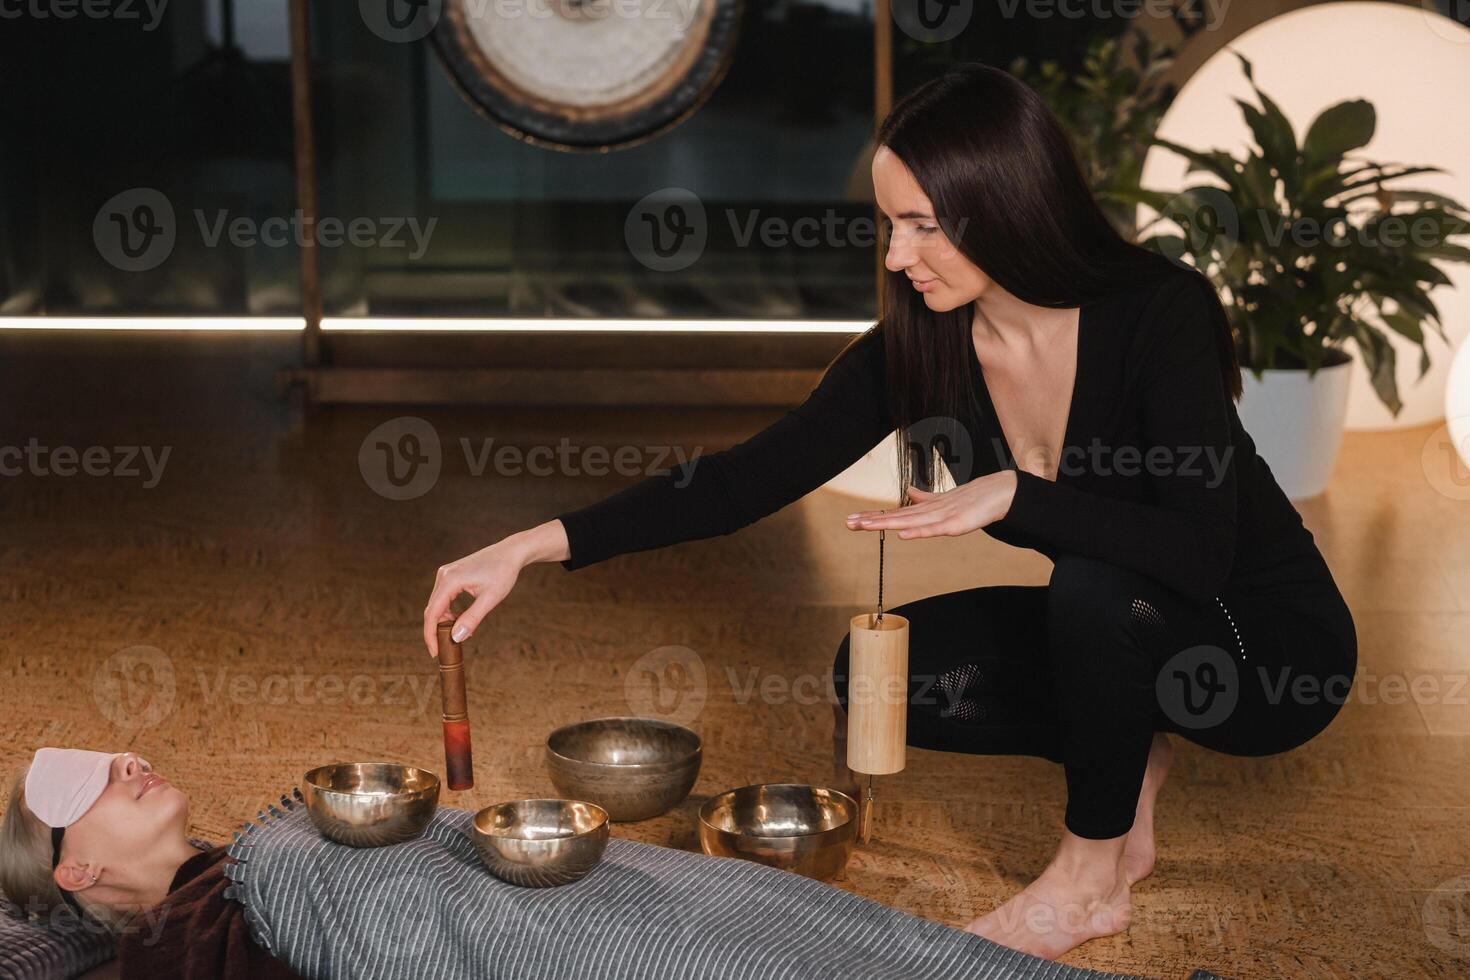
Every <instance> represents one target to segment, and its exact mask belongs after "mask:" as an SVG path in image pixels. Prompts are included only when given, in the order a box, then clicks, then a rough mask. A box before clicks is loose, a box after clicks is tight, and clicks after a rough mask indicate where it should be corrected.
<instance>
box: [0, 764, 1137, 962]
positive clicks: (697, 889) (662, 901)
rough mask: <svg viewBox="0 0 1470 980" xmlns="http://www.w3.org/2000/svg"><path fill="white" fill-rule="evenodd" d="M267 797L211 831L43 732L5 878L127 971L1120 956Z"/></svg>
mask: <svg viewBox="0 0 1470 980" xmlns="http://www.w3.org/2000/svg"><path fill="white" fill-rule="evenodd" d="M298 799H299V797H298ZM270 809H271V817H270V818H269V819H267V820H266V821H264V822H262V823H260V824H259V825H257V826H254V827H253V828H252V829H250V830H249V831H248V832H247V833H246V834H245V835H244V836H243V838H242V839H241V840H240V841H238V842H237V843H235V844H233V845H230V846H229V847H228V848H226V847H224V846H220V847H213V848H210V849H208V850H200V849H198V848H196V847H195V846H194V845H193V844H191V843H190V841H189V838H188V837H187V835H186V831H187V828H188V813H189V800H188V797H187V796H186V795H185V794H184V792H183V791H182V790H180V789H179V788H177V787H175V786H174V785H172V784H171V783H169V782H168V780H166V779H164V778H163V777H162V776H161V775H160V774H158V773H156V772H154V771H153V769H152V767H151V766H150V765H149V764H148V763H147V761H145V760H144V759H142V758H140V757H139V756H137V755H135V754H134V753H131V752H121V753H103V752H91V751H84V750H80V749H57V748H43V749H40V750H38V751H37V752H36V753H35V757H34V758H33V759H32V761H31V763H30V765H29V767H28V768H27V769H26V770H25V771H24V772H22V773H21V775H20V777H19V778H18V779H17V780H16V784H15V788H14V789H13V790H12V792H11V795H10V802H9V807H8V809H7V811H6V814H5V822H4V827H3V834H0V888H3V890H4V892H5V894H6V896H7V897H8V898H10V900H11V901H13V902H15V903H16V904H18V905H20V906H22V907H23V908H26V909H28V910H30V911H31V912H33V913H39V914H41V915H42V916H45V915H47V914H48V912H49V910H51V909H52V908H54V907H55V906H56V905H57V904H59V903H62V902H64V903H66V904H68V905H70V906H72V908H73V909H74V910H76V911H77V912H78V914H83V915H88V916H91V917H92V918H95V919H96V920H98V921H99V922H101V923H103V924H104V925H105V926H106V927H107V928H108V929H109V930H110V931H112V932H113V934H114V935H115V936H116V938H117V950H118V965H119V971H120V975H121V976H122V977H123V978H131V977H139V978H145V977H146V978H149V980H153V978H158V977H174V976H182V977H189V978H199V980H219V978H225V980H235V978H239V980H247V978H249V980H254V978H280V977H298V976H301V977H334V978H335V977H373V978H398V977H402V978H405V980H406V978H418V977H424V976H432V977H546V978H555V980H568V978H577V977H599V978H600V977H627V978H635V977H636V978H646V977H653V978H656V977H679V978H681V980H683V978H691V977H720V978H725V977H751V978H760V980H766V978H772V977H791V978H801V980H811V978H819V977H832V978H838V977H841V978H843V980H850V978H853V977H893V978H900V977H903V978H907V977H916V976H923V977H932V978H945V977H955V978H958V977H975V976H981V975H983V976H986V977H988V978H1002V977H1041V976H1045V977H1048V978H1058V977H1075V978H1079V980H1080V978H1087V977H1104V976H1112V975H1111V974H1101V973H1094V972H1091V971H1085V970H1071V969H1068V968H1066V967H1059V966H1058V965H1057V964H1055V963H1048V962H1046V961H1044V960H1040V959H1036V958H1034V957H1031V956H1027V955H1025V954H1023V953H1018V952H1015V951H1014V950H1010V949H1006V948H1004V947H1001V946H998V945H996V944H994V943H992V942H990V941H989V940H987V939H983V938H981V937H979V936H976V935H972V934H970V933H967V932H964V931H961V930H959V929H955V928H951V927H948V926H942V925H939V924H937V923H933V922H929V921H927V920H925V919H921V918H918V917H916V916H912V915H909V914H907V913H905V912H901V911H899V910H897V909H894V908H890V907H888V906H885V905H882V904H879V903H878V902H874V901H871V900H869V899H866V898H862V897H861V896H858V895H854V894H851V893H849V892H846V891H844V890H842V889H840V888H836V887H833V886H830V885H826V884H823V883H821V882H817V881H813V880H811V879H808V878H803V877H801V876H799V875H795V874H790V873H788V872H784V871H778V870H775V869H772V868H767V867H764V866H761V865H757V864H753V863H750V862H746V861H739V860H735V859H731V858H715V857H708V856H705V855H703V854H694V853H690V852H687V851H680V850H675V849H672V848H667V847H658V846H655V845H651V844H643V843H639V842H636V841H631V840H625V839H622V838H616V837H615V838H613V839H612V840H610V841H609V842H608V845H607V850H606V851H605V852H604V856H603V860H602V862H601V863H600V864H599V865H598V866H597V867H596V868H594V869H593V871H592V872H591V873H590V874H588V875H587V876H586V877H585V878H582V879H581V880H579V881H576V882H573V883H572V884H569V885H563V886H561V887H556V888H539V889H527V888H519V887H516V886H514V885H509V884H506V883H504V882H501V881H500V880H498V879H496V878H494V877H493V876H492V875H490V874H489V873H488V872H487V871H486V870H485V869H484V867H483V866H482V865H481V864H480V862H479V859H478V858H477V856H476V854H475V851H474V845H473V843H472V841H471V840H470V838H469V837H468V830H469V826H470V821H471V816H472V815H471V814H470V813H469V812H468V811H465V810H460V809H456V808H452V807H440V809H439V812H438V813H437V814H436V815H435V817H434V819H433V821H432V822H431V823H430V825H429V827H428V828H427V829H426V830H425V832H424V834H423V835H422V836H421V837H420V838H418V839H416V840H413V841H409V842H407V843H403V844H397V845H394V846H390V847H379V848H351V847H344V846H342V845H340V844H336V843H333V842H331V841H328V840H326V839H324V838H323V837H321V836H320V835H319V834H318V833H317V832H316V831H315V830H314V829H313V827H312V825H311V823H310V821H309V819H308V818H307V817H306V811H305V807H304V806H301V805H299V804H296V803H293V802H292V801H291V800H289V799H287V798H286V797H283V798H282V808H281V809H276V808H274V807H272V808H270Z"/></svg>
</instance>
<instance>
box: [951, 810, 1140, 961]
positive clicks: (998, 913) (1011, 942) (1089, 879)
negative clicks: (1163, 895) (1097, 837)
mask: <svg viewBox="0 0 1470 980" xmlns="http://www.w3.org/2000/svg"><path fill="white" fill-rule="evenodd" d="M1122 845H1123V838H1122V837H1115V838H1113V839H1112V840H1107V841H1093V840H1084V839H1083V838H1080V837H1076V836H1074V835H1072V834H1070V833H1068V834H1065V835H1064V836H1063V840H1062V847H1061V848H1060V849H1059V850H1058V851H1057V856H1056V857H1055V858H1053V859H1052V863H1051V864H1049V865H1047V868H1046V870H1045V871H1043V872H1042V873H1041V876H1040V877H1039V878H1037V879H1036V880H1035V881H1033V882H1032V883H1031V884H1030V885H1028V886H1026V888H1025V889H1024V890H1022V891H1021V892H1020V893H1019V894H1017V895H1015V896H1013V897H1012V898H1011V899H1010V901H1008V902H1006V903H1005V904H1004V905H1001V906H1000V907H999V908H997V909H994V910H993V911H990V912H987V913H986V914H985V915H982V916H980V917H979V918H977V919H975V920H974V921H973V922H971V923H970V924H969V925H967V926H966V927H965V931H967V932H973V933H975V934H976V935H978V936H984V937H985V938H986V939H989V940H991V941H992V942H996V943H999V944H1000V945H1002V946H1009V947H1010V948H1011V949H1017V950H1020V951H1021V952H1023V953H1030V954H1031V955H1032V956H1039V957H1041V958H1042V959H1046V960H1054V959H1056V958H1057V957H1059V956H1061V955H1063V954H1065V953H1066V952H1068V951H1069V950H1072V949H1075V948H1076V947H1077V946H1079V945H1081V944H1082V943H1085V942H1087V941H1088V940H1089V939H1097V938H1098V937H1100V936H1111V935H1113V934H1114V933H1119V932H1123V931H1124V930H1126V929H1127V928H1128V924H1129V922H1131V921H1132V917H1133V906H1132V903H1131V902H1130V900H1129V891H1128V880H1127V878H1126V877H1124V875H1123V872H1122V868H1121V866H1120V859H1121V857H1122Z"/></svg>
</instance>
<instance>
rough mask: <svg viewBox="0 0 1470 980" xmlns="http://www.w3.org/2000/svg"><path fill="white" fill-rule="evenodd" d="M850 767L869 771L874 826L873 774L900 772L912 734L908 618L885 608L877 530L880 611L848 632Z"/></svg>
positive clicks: (868, 804)
mask: <svg viewBox="0 0 1470 980" xmlns="http://www.w3.org/2000/svg"><path fill="white" fill-rule="evenodd" d="M848 651H849V667H848V678H847V768H849V769H851V770H852V771H853V772H857V773H862V774H865V775H866V776H867V777H868V781H867V785H866V787H864V788H863V792H862V795H863V799H862V805H861V808H860V811H861V816H860V818H859V823H860V832H861V835H862V841H863V843H864V844H866V843H867V842H868V840H869V838H870V836H871V833H872V826H873V777H874V776H887V775H891V774H893V773H896V772H899V771H901V770H902V769H903V765H904V746H905V745H906V744H907V738H906V736H907V733H908V706H909V702H908V688H909V621H908V620H907V619H905V618H904V617H902V616H898V615H895V614H894V613H885V612H884V611H883V531H882V530H879V531H878V611H877V612H876V613H861V614H859V615H857V616H854V617H853V618H852V622H851V624H850V626H849V634H848Z"/></svg>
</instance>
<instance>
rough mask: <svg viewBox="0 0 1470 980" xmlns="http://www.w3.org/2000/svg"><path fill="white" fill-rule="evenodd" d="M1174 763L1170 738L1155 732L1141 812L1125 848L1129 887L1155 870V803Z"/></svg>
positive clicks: (1126, 874)
mask: <svg viewBox="0 0 1470 980" xmlns="http://www.w3.org/2000/svg"><path fill="white" fill-rule="evenodd" d="M1173 760H1174V747H1173V746H1172V745H1170V744H1169V736H1167V735H1165V734H1164V733H1163V732H1155V733H1154V740H1153V744H1152V745H1150V746H1149V750H1148V769H1146V770H1145V771H1144V774H1143V788H1142V789H1141V790H1139V793H1138V809H1137V810H1136V811H1135V813H1134V817H1133V827H1132V829H1131V830H1129V831H1128V839H1127V842H1126V843H1125V844H1124V845H1123V862H1122V868H1123V876H1124V877H1125V878H1126V879H1127V880H1128V884H1130V885H1132V884H1134V883H1135V882H1139V881H1142V880H1143V879H1144V878H1147V877H1148V876H1149V875H1151V874H1153V870H1154V856H1155V853H1156V852H1155V848H1154V800H1155V799H1156V798H1157V797H1158V795H1159V788H1160V787H1161V786H1163V785H1164V780H1165V779H1167V778H1168V777H1169V764H1170V763H1171V762H1172V761H1173Z"/></svg>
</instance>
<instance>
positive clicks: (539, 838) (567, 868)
mask: <svg viewBox="0 0 1470 980" xmlns="http://www.w3.org/2000/svg"><path fill="white" fill-rule="evenodd" d="M611 828H612V825H611V824H610V823H609V822H608V816H607V811H606V810H604V809H603V808H602V807H600V806H598V805H597V804H596V803H587V802H585V801H583V800H512V801H510V802H509V803H496V804H494V805H493V806H487V807H486V808H485V809H483V810H481V811H480V812H479V813H476V814H475V820H474V823H473V824H472V825H471V828H470V829H471V834H470V836H471V839H473V840H474V842H475V850H476V851H477V852H478V853H479V855H480V860H481V861H483V862H485V867H486V868H489V869H490V873H491V874H493V875H495V877H497V878H499V879H500V880H501V881H508V882H510V883H511V884H512V885H521V886H524V887H526V888H546V887H548V886H552V885H565V884H567V883H568V882H571V881H576V880H577V879H578V878H581V877H582V876H583V875H585V874H587V872H589V871H591V870H592V869H593V868H594V867H596V865H597V862H598V861H601V860H602V852H603V850H604V849H605V848H606V847H607V839H608V836H609V835H610V833H611Z"/></svg>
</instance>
